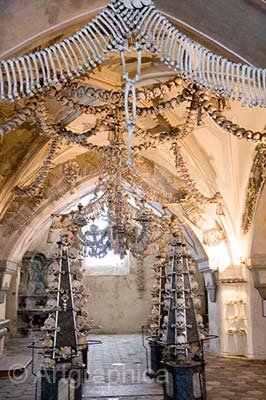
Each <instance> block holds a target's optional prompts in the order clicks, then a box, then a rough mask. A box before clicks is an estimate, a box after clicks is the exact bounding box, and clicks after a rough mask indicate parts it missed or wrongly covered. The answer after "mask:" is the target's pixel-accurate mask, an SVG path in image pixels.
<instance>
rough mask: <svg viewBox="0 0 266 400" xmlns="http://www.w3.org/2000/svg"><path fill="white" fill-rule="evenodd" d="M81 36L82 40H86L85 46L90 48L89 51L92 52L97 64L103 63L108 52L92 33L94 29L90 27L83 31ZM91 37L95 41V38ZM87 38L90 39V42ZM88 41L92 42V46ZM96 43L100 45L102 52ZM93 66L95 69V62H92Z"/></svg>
mask: <svg viewBox="0 0 266 400" xmlns="http://www.w3.org/2000/svg"><path fill="white" fill-rule="evenodd" d="M81 34H82V39H83V40H84V42H85V44H86V45H87V46H88V48H89V50H90V51H91V53H92V55H93V57H94V60H95V62H97V63H99V62H101V61H102V60H103V59H104V55H105V54H106V52H107V51H106V49H105V48H104V47H103V45H102V43H101V42H100V41H99V39H98V37H97V35H95V33H94V32H93V31H92V29H91V28H90V27H87V28H85V29H81ZM91 36H93V37H94V39H95V41H94V40H93V38H92V37H91ZM86 37H87V38H88V40H87V38H86ZM88 41H90V42H91V44H90V43H89V42H88ZM96 43H97V44H98V46H99V48H100V49H101V50H99V48H98V46H97V45H96ZM100 51H102V53H103V55H102V54H101V53H100ZM91 65H92V66H93V67H94V66H95V65H96V64H95V63H94V61H93V60H91Z"/></svg>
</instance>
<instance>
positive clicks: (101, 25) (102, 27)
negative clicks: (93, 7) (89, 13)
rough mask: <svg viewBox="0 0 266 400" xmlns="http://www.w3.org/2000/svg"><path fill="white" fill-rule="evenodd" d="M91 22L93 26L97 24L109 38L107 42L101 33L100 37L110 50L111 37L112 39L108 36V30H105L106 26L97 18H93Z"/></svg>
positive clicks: (111, 46) (111, 45)
mask: <svg viewBox="0 0 266 400" xmlns="http://www.w3.org/2000/svg"><path fill="white" fill-rule="evenodd" d="M92 22H93V24H94V26H95V25H98V26H99V28H100V29H101V30H102V31H103V32H104V33H105V35H106V37H107V38H108V39H109V40H110V42H111V44H110V43H108V42H107V40H106V39H105V37H104V36H103V35H101V37H102V39H103V41H104V43H105V44H106V46H107V48H108V49H109V50H112V48H113V39H112V36H110V34H109V33H108V31H107V30H106V28H105V27H104V26H103V24H102V23H100V21H98V18H95V19H94V20H93V21H92ZM97 32H99V30H98V31H97Z"/></svg>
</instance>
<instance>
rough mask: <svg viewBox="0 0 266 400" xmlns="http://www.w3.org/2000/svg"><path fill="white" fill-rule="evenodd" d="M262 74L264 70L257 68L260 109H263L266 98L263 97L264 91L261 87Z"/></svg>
mask: <svg viewBox="0 0 266 400" xmlns="http://www.w3.org/2000/svg"><path fill="white" fill-rule="evenodd" d="M261 72H262V68H257V80H258V88H259V104H260V107H263V103H264V96H263V91H262V87H261Z"/></svg>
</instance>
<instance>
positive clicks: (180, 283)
mask: <svg viewBox="0 0 266 400" xmlns="http://www.w3.org/2000/svg"><path fill="white" fill-rule="evenodd" d="M176 288H177V289H178V290H182V289H184V281H183V279H182V278H178V279H177V280H176Z"/></svg>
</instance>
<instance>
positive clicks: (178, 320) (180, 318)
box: [176, 314, 185, 328]
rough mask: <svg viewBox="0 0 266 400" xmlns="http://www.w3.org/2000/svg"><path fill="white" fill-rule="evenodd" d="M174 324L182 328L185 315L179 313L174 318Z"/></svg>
mask: <svg viewBox="0 0 266 400" xmlns="http://www.w3.org/2000/svg"><path fill="white" fill-rule="evenodd" d="M176 325H177V327H178V328H184V326H185V317H184V315H183V314H179V315H178V316H177V318H176Z"/></svg>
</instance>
